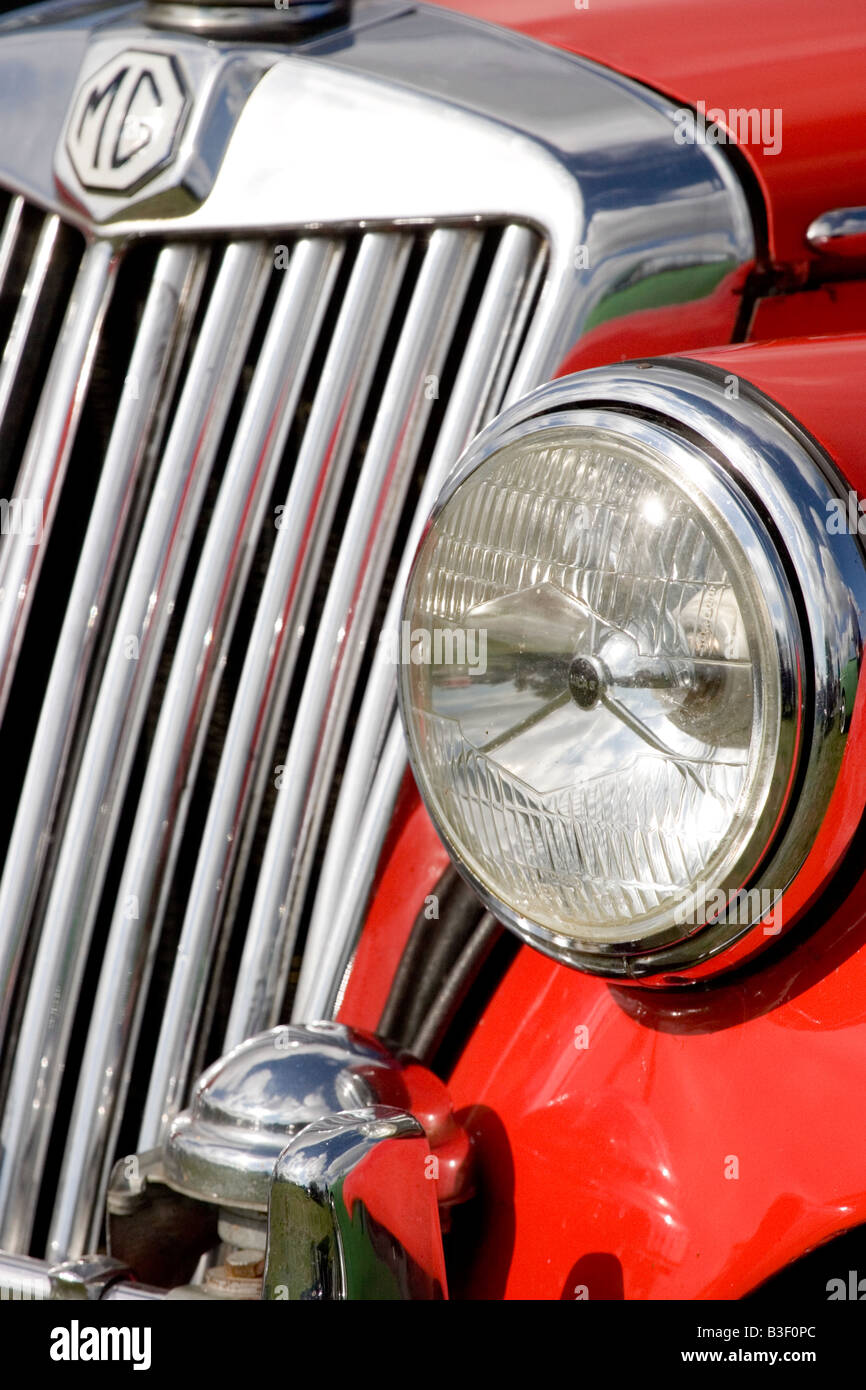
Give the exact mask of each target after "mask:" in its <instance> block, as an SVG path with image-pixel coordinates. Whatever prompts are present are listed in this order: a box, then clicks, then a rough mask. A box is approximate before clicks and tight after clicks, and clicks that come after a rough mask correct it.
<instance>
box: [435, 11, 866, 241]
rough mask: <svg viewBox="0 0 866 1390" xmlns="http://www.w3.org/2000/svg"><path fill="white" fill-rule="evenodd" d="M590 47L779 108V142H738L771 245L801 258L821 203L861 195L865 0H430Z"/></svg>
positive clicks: (638, 74) (628, 70)
mask: <svg viewBox="0 0 866 1390" xmlns="http://www.w3.org/2000/svg"><path fill="white" fill-rule="evenodd" d="M434 3H437V4H440V5H441V6H442V7H443V8H445V9H451V10H459V11H461V12H462V13H463V14H467V15H473V16H475V17H477V18H479V19H484V20H488V21H490V22H491V23H494V24H500V25H504V26H507V27H508V28H511V29H515V30H518V31H519V32H521V33H524V34H528V35H530V36H531V37H532V38H535V39H540V40H542V41H543V42H545V43H550V44H554V45H556V46H557V47H559V48H565V49H569V50H570V51H571V52H573V53H580V54H582V55H583V56H585V57H587V58H592V59H593V60H595V61H596V62H598V63H603V64H604V65H605V66H606V67H609V68H615V69H616V70H617V71H618V72H622V73H625V74H627V75H628V76H629V77H633V78H635V79H637V80H638V81H639V82H643V83H645V84H646V85H647V86H650V87H654V88H655V89H656V90H657V91H660V92H664V93H665V94H667V95H668V96H670V97H672V98H674V99H675V100H676V101H681V102H683V104H684V105H688V106H695V107H696V106H697V104H698V102H699V101H703V102H705V103H706V109H707V110H709V109H710V108H713V107H715V108H721V109H722V110H725V111H728V110H731V109H737V108H742V107H757V108H759V109H760V108H764V107H766V108H768V109H769V110H770V111H775V110H776V109H777V108H778V109H779V110H781V112H782V123H781V129H782V143H781V150H780V151H779V153H778V154H775V155H772V154H765V153H763V151H762V149H761V147H760V146H744V147H743V148H744V152H745V153H746V155H747V156H748V158H749V160H750V162H751V164H752V167H753V168H754V170H755V172H756V174H757V176H758V178H759V180H760V182H761V185H762V187H763V189H764V194H765V197H766V201H767V211H768V216H769V233H770V254H771V256H772V257H773V259H774V260H776V261H780V262H785V263H786V264H788V265H797V264H805V263H806V262H807V261H808V260H809V254H808V252H807V251H806V248H805V246H804V240H803V238H804V233H805V231H806V228H807V227H808V225H809V223H810V222H811V221H812V219H813V218H814V217H817V216H818V214H819V213H822V212H826V211H827V210H828V209H829V208H837V207H851V206H860V205H862V204H864V203H866V153H864V151H866V119H864V117H866V5H864V0H834V3H833V4H832V5H820V4H818V3H816V0H732V3H731V4H726V5H698V4H697V3H696V0H587V8H586V9H577V8H575V7H574V4H573V0H434Z"/></svg>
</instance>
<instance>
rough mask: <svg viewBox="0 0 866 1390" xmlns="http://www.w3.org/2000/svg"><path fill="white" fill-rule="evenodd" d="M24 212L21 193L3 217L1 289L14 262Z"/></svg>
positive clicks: (0, 251) (0, 249) (0, 248)
mask: <svg viewBox="0 0 866 1390" xmlns="http://www.w3.org/2000/svg"><path fill="white" fill-rule="evenodd" d="M23 213H24V199H23V198H22V197H21V196H20V195H19V196H17V197H15V198H13V199H12V200H11V202H10V203H9V207H8V208H7V210H6V216H5V218H4V219H3V231H2V233H0V290H2V289H3V285H4V282H5V280H6V276H7V275H8V273H9V266H10V265H11V263H12V256H13V254H14V251H15V242H16V241H17V240H18V232H19V230H20V227H21V218H22V216H23Z"/></svg>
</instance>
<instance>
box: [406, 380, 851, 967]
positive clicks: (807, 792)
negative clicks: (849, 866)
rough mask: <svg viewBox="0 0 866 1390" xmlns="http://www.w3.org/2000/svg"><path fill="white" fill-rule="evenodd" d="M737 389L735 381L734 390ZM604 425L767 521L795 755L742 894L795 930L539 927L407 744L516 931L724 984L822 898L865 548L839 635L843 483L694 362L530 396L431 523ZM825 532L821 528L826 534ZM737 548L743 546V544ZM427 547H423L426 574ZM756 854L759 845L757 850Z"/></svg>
mask: <svg viewBox="0 0 866 1390" xmlns="http://www.w3.org/2000/svg"><path fill="white" fill-rule="evenodd" d="M732 381H736V383H737V385H736V388H735V390H734V391H733V392H732V391H731V382H732ZM594 421H597V422H601V421H603V422H604V424H605V425H607V426H609V425H610V424H611V422H614V423H615V425H616V427H618V429H619V432H620V434H621V435H622V436H623V437H624V438H625V440H626V441H627V442H629V443H631V442H633V441H635V440H636V439H637V440H638V441H639V442H640V441H643V442H645V443H647V444H648V445H649V447H653V446H654V447H655V448H656V450H658V451H660V452H662V453H664V452H665V449H666V448H669V447H671V446H672V445H673V446H676V447H677V449H680V450H683V451H684V452H685V454H687V455H688V456H689V457H690V458H691V459H694V458H695V457H696V456H699V457H700V458H701V459H702V462H703V464H704V465H705V466H706V467H707V468H708V469H709V470H710V472H711V473H714V475H715V478H716V481H717V482H718V483H719V484H720V485H721V486H722V487H725V486H727V487H728V489H729V490H733V493H734V495H735V496H738V497H739V498H740V499H741V500H743V501H745V502H746V503H747V505H748V506H749V507H750V508H751V510H752V515H753V517H754V519H755V520H756V521H757V523H758V531H757V532H756V534H759V535H762V536H764V537H766V540H767V541H768V543H769V549H768V550H765V554H764V559H765V561H766V563H767V565H768V567H769V571H770V573H771V574H772V577H773V580H774V584H775V586H776V593H775V595H774V601H773V604H772V605H771V606H772V607H774V610H775V611H774V625H775V627H776V630H777V633H778V634H780V635H781V636H782V637H783V642H782V645H781V647H780V651H782V652H783V653H784V649H785V646H786V645H787V650H788V657H787V659H783V661H782V664H781V666H780V671H781V680H782V685H783V705H784V704H785V703H786V697H785V695H784V690H785V689H787V692H788V695H787V706H789V707H788V708H787V709H786V711H785V713H786V719H785V721H784V728H785V731H786V737H787V743H788V747H787V749H786V750H785V756H784V762H783V769H784V770H783V771H781V772H780V773H779V777H780V778H782V779H783V780H784V779H785V778H786V779H787V792H786V795H785V798H784V801H783V804H782V805H781V806H780V807H778V809H777V815H776V820H775V824H774V825H773V828H772V834H771V835H770V837H769V838H768V840H767V843H766V845H765V848H764V851H763V853H762V855H761V856H760V857H759V858H757V859H756V860H755V862H754V867H753V869H752V875H751V878H750V879H749V880H747V881H746V882H744V883H743V885H742V886H743V890H744V891H745V892H749V891H752V890H754V889H755V888H756V887H757V888H760V887H761V885H762V884H764V885H770V886H771V887H772V889H773V899H774V902H776V901H777V900H778V897H779V895H781V900H782V904H783V907H784V912H783V914H782V915H783V918H784V926H783V927H782V928H781V930H779V929H778V928H776V927H773V929H772V930H771V931H768V932H767V933H761V932H760V931H759V930H757V929H756V928H757V923H758V922H760V921H761V920H763V918H765V917H766V915H767V913H766V909H764V911H763V913H762V915H761V917H758V918H755V917H754V916H750V917H749V919H748V920H747V921H746V922H742V921H740V922H737V923H736V924H735V923H733V922H721V923H716V924H711V925H709V926H707V925H698V926H696V927H690V928H683V927H680V928H679V929H678V931H674V930H672V931H671V932H670V933H669V934H668V937H667V939H661V938H658V939H656V940H654V941H653V942H652V944H651V945H648V943H647V941H646V940H644V941H636V942H628V943H618V944H616V945H612V946H610V947H606V946H602V947H598V946H597V945H595V944H591V945H590V944H588V943H586V942H584V941H581V942H579V943H578V942H577V941H576V939H575V938H572V937H568V936H564V935H561V934H559V933H557V932H554V931H552V930H550V929H549V928H546V927H542V926H540V925H538V924H537V923H535V922H533V921H531V920H529V919H527V918H526V917H524V916H522V915H521V914H520V913H518V912H516V911H514V910H513V909H512V908H510V907H509V906H508V905H507V904H505V903H503V902H502V901H501V899H499V898H498V897H497V896H496V895H495V893H493V892H491V891H490V890H489V889H488V887H487V886H486V885H485V883H484V882H483V881H482V880H481V879H480V878H479V877H478V874H477V873H476V872H475V871H474V870H473V869H472V867H471V866H470V865H469V864H467V863H466V862H465V859H464V856H463V854H462V852H461V850H460V847H459V846H458V845H456V844H455V843H453V840H452V838H451V836H450V835H449V833H448V831H447V829H446V827H445V826H444V825H443V824H442V819H441V817H439V816H438V815H437V812H436V808H435V806H433V805H431V803H430V798H429V797H428V795H427V792H426V790H425V786H424V777H423V773H422V770H421V769H419V767H418V766H417V765H416V757H415V750H414V748H413V747H412V740H411V738H407V743H408V744H409V757H410V763H411V765H412V768H413V772H414V773H415V777H416V781H417V783H418V786H419V790H420V792H421V795H422V798H423V800H424V802H425V805H426V806H427V809H428V812H429V813H430V815H431V818H432V819H433V822H434V825H435V826H436V829H437V832H438V834H439V835H440V837H441V839H442V840H443V843H444V844H445V846H446V848H447V849H448V851H449V854H450V855H451V857H452V859H453V860H454V863H455V866H456V867H457V868H458V870H459V872H460V873H461V874H462V875H463V877H464V878H465V879H466V880H467V881H468V882H469V883H470V884H471V886H472V887H473V888H474V890H475V891H476V893H477V894H478V896H479V897H480V898H481V900H482V901H483V902H484V903H485V905H486V906H487V907H488V908H489V909H490V910H491V911H492V912H493V913H494V914H495V915H496V916H497V917H498V918H499V919H500V920H501V921H502V922H503V923H504V924H505V925H506V926H507V927H508V928H509V929H510V930H511V931H513V932H514V933H515V934H516V935H517V936H519V937H520V938H521V939H522V940H524V941H525V942H526V943H527V944H529V945H531V946H533V947H534V948H535V949H537V950H540V951H541V952H542V953H544V954H545V955H548V956H550V957H552V958H553V959H555V960H558V961H560V962H562V963H565V964H568V965H570V966H573V967H576V968H579V969H581V970H584V971H586V972H588V973H593V974H599V975H603V976H607V977H611V978H619V979H623V978H625V979H631V980H633V981H635V982H640V983H646V984H649V985H666V984H667V985H682V984H687V983H690V982H692V981H695V980H700V979H703V978H705V977H707V976H711V975H714V974H716V973H717V972H718V971H721V970H725V971H728V970H730V969H731V968H732V967H733V966H734V965H738V964H740V963H741V962H742V961H743V960H744V959H746V958H747V957H749V956H751V955H752V954H754V953H755V952H757V951H759V950H762V949H763V948H764V947H766V946H767V945H768V944H770V943H771V941H772V940H773V939H775V938H776V937H777V936H779V935H784V934H785V933H786V932H787V930H788V929H789V927H790V926H791V925H792V923H793V921H794V920H796V918H797V917H799V916H800V915H801V912H802V910H803V908H805V907H806V906H808V904H809V902H810V901H811V898H812V897H813V896H814V894H811V896H809V895H807V894H806V890H805V887H804V886H803V881H804V880H805V879H806V877H807V876H804V875H803V874H802V870H803V867H804V864H805V863H806V861H807V860H808V857H809V854H810V852H811V850H812V848H813V846H814V842H815V838H816V836H817V834H818V831H819V829H820V827H821V824H822V822H823V820H824V817H825V815H826V813H827V809H828V806H829V805H830V802H831V800H832V796H833V792H834V790H835V789H836V786H837V784H838V780H839V778H838V773H839V768H840V766H841V760H842V755H843V753H844V750H845V746H846V743H847V737H846V736H843V735H841V734H839V733H838V720H836V718H835V711H831V705H832V703H833V696H832V688H831V680H830V673H831V672H832V670H833V668H834V665H835V666H836V667H837V668H838V667H839V666H840V665H841V666H844V664H845V659H847V656H845V657H843V652H842V649H841V647H842V642H841V633H842V631H843V628H844V622H845V621H847V620H848V619H850V620H851V621H852V622H853V623H854V624H855V625H856V626H858V627H859V623H858V615H862V614H863V613H864V612H866V564H864V556H863V553H862V550H861V547H860V543H859V540H858V538H857V537H856V536H855V535H847V536H846V535H841V536H838V537H837V536H834V537H832V540H833V542H834V549H833V558H834V563H835V567H836V569H837V571H838V573H839V574H840V576H841V578H842V580H843V581H844V582H843V586H842V587H843V590H844V595H845V604H846V605H847V610H846V612H845V614H844V615H842V618H840V620H839V621H835V622H834V621H833V613H832V611H831V607H830V604H829V601H828V598H827V595H826V594H825V593H824V592H823V591H822V589H821V587H820V585H817V584H815V583H811V584H810V583H808V582H806V581H807V580H808V578H809V576H812V578H814V576H815V575H816V574H820V573H821V564H820V561H821V554H820V552H821V551H822V550H824V549H825V548H827V547H828V543H829V541H830V539H831V538H830V537H829V535H828V533H827V530H826V518H827V514H828V510H827V503H828V501H829V500H830V499H838V498H840V497H845V495H846V490H847V485H846V483H845V480H844V479H843V478H842V477H841V475H840V474H839V472H838V469H837V468H836V465H835V464H834V463H833V461H832V459H830V457H829V456H828V455H827V454H826V453H825V451H824V450H823V449H822V447H821V446H820V445H819V444H818V443H817V441H815V440H814V439H813V438H812V437H811V436H810V435H809V434H808V433H807V431H806V430H805V429H804V428H803V427H802V426H801V425H800V424H799V422H797V421H796V420H794V419H792V418H791V417H790V416H788V415H787V414H786V412H784V411H783V410H782V408H781V407H780V406H779V405H778V404H777V403H776V402H775V401H773V400H771V399H770V398H769V397H767V396H765V395H764V394H763V393H762V392H760V391H759V390H757V388H755V387H753V386H752V385H751V384H750V383H749V382H748V381H746V380H745V379H741V378H734V377H732V375H731V373H730V372H729V371H725V370H723V369H722V368H719V367H717V366H715V365H713V364H710V363H707V362H704V361H700V360H695V359H678V358H677V359H663V358H660V359H654V360H652V361H646V362H634V363H626V364H623V365H622V366H616V367H604V368H598V369H595V370H593V371H589V372H584V373H580V374H578V375H577V376H573V377H567V378H563V379H561V380H559V381H556V382H554V383H552V384H550V385H548V386H544V387H542V388H540V389H539V390H537V391H535V392H533V393H532V394H531V395H529V396H527V397H525V398H524V399H523V400H522V401H520V402H518V403H517V404H516V405H515V406H512V407H511V408H510V409H509V410H507V411H505V412H503V414H502V415H500V416H499V418H498V419H497V420H495V421H494V422H493V423H492V424H491V425H490V426H488V427H487V429H486V430H484V431H483V432H482V433H481V434H480V435H479V436H477V438H476V439H475V440H474V441H473V442H472V444H471V445H470V446H469V448H468V449H467V451H466V452H465V454H464V455H463V457H462V458H461V459H460V460H459V462H458V464H457V466H456V468H455V469H454V471H453V472H452V474H451V476H450V478H449V480H448V483H447V484H446V487H445V488H444V489H443V491H442V493H441V495H440V497H439V500H438V502H437V505H436V508H435V510H434V512H433V514H432V516H431V519H430V526H432V525H433V524H434V523H435V521H436V519H437V517H438V516H439V515H440V513H441V511H442V509H443V508H444V507H445V506H446V505H447V503H448V501H449V499H450V498H451V496H452V495H453V493H454V492H455V491H456V489H457V488H458V487H459V486H460V485H461V483H463V482H464V481H465V480H466V479H467V478H468V477H469V475H470V474H471V473H473V472H474V471H475V470H476V469H477V468H479V467H480V466H481V465H482V464H483V463H484V462H485V461H486V460H488V459H490V458H491V457H492V456H493V455H494V454H496V453H498V452H499V451H500V450H502V449H503V448H505V447H506V446H507V445H509V444H513V443H515V442H519V441H520V440H521V439H529V438H531V437H535V436H536V435H537V434H539V433H541V431H542V430H544V429H546V428H551V427H552V426H561V425H563V424H571V425H576V424H580V425H589V424H591V423H592V422H594ZM810 518H811V520H812V525H811V526H810V525H809V519H810ZM816 521H819V527H823V530H820V529H819V527H816V526H815V524H814V523H815V522H816ZM428 530H429V527H428ZM425 536H426V532H425ZM738 540H739V542H740V544H741V545H742V544H743V537H742V536H739V537H738ZM423 544H424V541H423V539H422V542H421V545H420V546H419V550H418V555H416V564H417V560H418V558H419V557H420V554H421V551H422V548H423ZM413 574H414V567H413ZM410 586H411V579H410ZM409 591H410V590H409V587H407V593H408V592H409ZM843 619H844V621H843ZM825 651H826V659H823V657H822V654H823V653H824V652H825ZM858 674H859V673H858ZM399 685H400V692H399V698H400V707H401V712H402V715H403V720H404V727H408V723H407V711H406V708H405V699H404V690H403V684H402V681H401V682H399ZM828 712H829V722H828ZM836 735H838V736H836ZM777 780H778V779H777ZM754 842H755V836H754V835H751V836H750V837H749V841H748V846H747V848H748V847H749V846H751V845H752V844H753V843H754ZM829 872H830V869H829V868H828V875H829ZM798 885H800V887H799V888H798ZM750 901H751V900H750Z"/></svg>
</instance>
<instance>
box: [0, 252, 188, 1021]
mask: <svg viewBox="0 0 866 1390" xmlns="http://www.w3.org/2000/svg"><path fill="white" fill-rule="evenodd" d="M199 256H200V253H199V252H198V251H197V250H196V249H195V248H192V247H176V248H169V249H167V250H165V251H163V252H162V255H161V257H160V260H159V262H158V264H157V267H156V273H155V275H154V279H153V282H152V285H151V287H150V292H149V295H148V299H147V303H146V306H145V309H144V313H143V316H142V321H141V326H140V330H139V334H138V338H137V341H136V344H135V348H134V351H133V354H132V357H131V360H130V366H129V374H128V382H129V387H128V389H127V390H125V392H124V395H123V397H122V399H121V401H120V405H119V409H118V413H117V417H116V420H115V424H114V428H113V430H112V434H111V440H110V443H109V446H108V449H107V451H106V455H105V461H104V465H103V468H102V471H101V475H100V480H99V486H98V488H97V492H96V496H95V498H94V502H93V509H92V512H91V516H90V521H89V524H88V528H87V534H86V537H85V540H84V543H83V545H82V549H81V557H80V560H79V563H78V566H77V569H76V574H75V582H74V585H73V588H72V592H71V595H70V599H69V603H68V605H67V608H66V614H65V617H64V622H63V627H62V629H61V633H60V637H59V640H58V643H57V649H56V653H55V656H54V661H53V664H52V668H51V675H50V677H49V681H48V686H47V688H46V693H45V698H44V700H43V704H42V711H41V714H40V718H39V724H38V726H37V730H36V735H35V738H34V740H33V744H32V752H31V756H30V761H29V766H28V769H27V776H26V779H25V782H24V786H23V788H22V791H21V795H20V799H19V807H18V814H17V817H16V820H15V825H14V828H13V832H12V837H11V839H10V842H9V849H8V851H7V855H6V868H5V872H4V873H3V876H2V880H0V1035H2V1033H3V1031H4V1027H3V1025H4V1022H5V1017H6V1014H7V1012H8V1006H9V1001H10V999H11V994H12V990H13V988H14V984H15V978H16V973H17V968H18V963H19V961H20V957H21V953H22V948H23V944H24V935H25V932H26V930H27V926H28V923H29V921H30V916H31V912H32V909H33V906H34V901H35V897H36V893H37V890H38V886H39V881H40V875H41V872H42V869H43V866H44V860H45V850H46V848H47V842H48V839H49V836H50V834H51V826H52V822H53V818H54V811H55V808H56V805H57V801H58V798H59V794H60V785H61V782H62V778H63V773H64V769H65V767H66V763H67V757H68V753H69V746H70V743H71V740H72V738H73V735H74V731H75V728H76V721H77V719H78V716H79V712H80V708H81V701H82V697H83V688H84V682H85V680H86V678H87V673H88V670H89V667H90V662H91V659H92V656H93V652H94V648H95V645H96V639H97V636H98V633H99V630H100V623H101V621H102V618H103V610H104V607H105V604H106V601H107V596H108V590H109V585H110V581H111V578H112V575H113V573H114V570H115V564H116V559H117V552H118V549H119V547H120V544H121V538H122V536H123V532H124V526H125V523H126V519H127V515H128V512H129V509H130V506H131V501H132V493H133V490H134V488H135V485H136V481H137V478H138V475H139V473H140V469H141V466H142V464H143V461H144V457H145V451H146V445H147V440H148V430H149V426H150V424H151V421H152V417H153V414H154V410H155V408H156V403H157V396H158V392H159V390H160V387H161V386H162V385H163V384H164V381H165V374H166V370H167V361H168V358H169V357H170V354H171V351H172V343H173V338H174V337H175V336H176V332H177V321H178V318H179V316H180V315H182V314H188V313H189V309H190V304H189V300H190V293H189V287H190V286H189V282H190V279H191V274H192V270H193V266H194V263H195V262H196V260H197V259H198V257H199ZM3 1006H5V1007H3Z"/></svg>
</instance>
